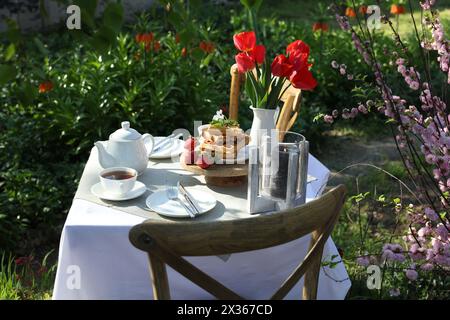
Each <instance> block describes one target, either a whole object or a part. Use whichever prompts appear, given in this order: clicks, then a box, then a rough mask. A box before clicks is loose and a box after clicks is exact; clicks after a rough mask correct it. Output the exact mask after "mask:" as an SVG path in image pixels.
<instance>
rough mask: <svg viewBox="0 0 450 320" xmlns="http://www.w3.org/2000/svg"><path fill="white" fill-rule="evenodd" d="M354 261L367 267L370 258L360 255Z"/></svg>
mask: <svg viewBox="0 0 450 320" xmlns="http://www.w3.org/2000/svg"><path fill="white" fill-rule="evenodd" d="M356 263H357V264H359V265H360V266H362V267H367V266H368V265H369V264H370V259H369V257H368V256H362V257H358V258H356Z"/></svg>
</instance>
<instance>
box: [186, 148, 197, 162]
mask: <svg viewBox="0 0 450 320" xmlns="http://www.w3.org/2000/svg"><path fill="white" fill-rule="evenodd" d="M183 157H184V163H185V164H194V163H196V161H197V160H198V159H197V158H198V157H197V153H196V152H195V151H194V150H192V151H189V150H184V152H183Z"/></svg>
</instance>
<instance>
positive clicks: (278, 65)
mask: <svg viewBox="0 0 450 320" xmlns="http://www.w3.org/2000/svg"><path fill="white" fill-rule="evenodd" d="M271 69H272V74H273V75H274V76H276V77H280V78H288V77H289V76H290V75H291V73H292V70H293V65H292V64H291V63H290V62H289V59H288V58H287V57H286V56H285V55H284V54H279V55H278V56H276V57H275V59H274V60H273V62H272V66H271Z"/></svg>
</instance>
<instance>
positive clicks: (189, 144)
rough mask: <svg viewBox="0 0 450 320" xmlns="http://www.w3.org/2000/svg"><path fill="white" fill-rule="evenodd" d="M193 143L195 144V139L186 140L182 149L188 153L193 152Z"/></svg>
mask: <svg viewBox="0 0 450 320" xmlns="http://www.w3.org/2000/svg"><path fill="white" fill-rule="evenodd" d="M195 143H196V140H195V138H193V137H190V138H189V139H187V140H186V141H185V142H184V149H185V150H187V151H190V152H192V151H194V149H195Z"/></svg>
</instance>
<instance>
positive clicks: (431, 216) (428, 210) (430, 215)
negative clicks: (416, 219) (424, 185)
mask: <svg viewBox="0 0 450 320" xmlns="http://www.w3.org/2000/svg"><path fill="white" fill-rule="evenodd" d="M425 215H426V216H427V218H428V219H430V220H431V221H436V220H437V219H438V218H439V217H438V215H437V213H436V212H435V211H434V210H433V209H431V208H429V207H427V208H425Z"/></svg>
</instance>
